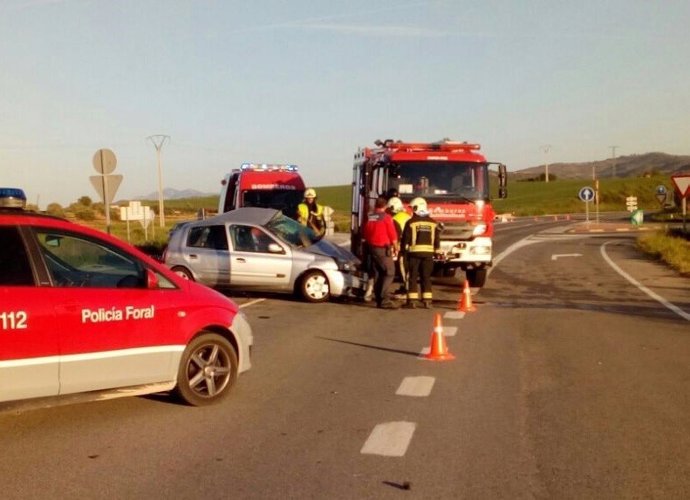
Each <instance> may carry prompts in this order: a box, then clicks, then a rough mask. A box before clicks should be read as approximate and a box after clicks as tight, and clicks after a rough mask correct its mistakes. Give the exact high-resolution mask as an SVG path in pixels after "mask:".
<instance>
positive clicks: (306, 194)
mask: <svg viewBox="0 0 690 500" xmlns="http://www.w3.org/2000/svg"><path fill="white" fill-rule="evenodd" d="M304 197H305V198H316V190H315V189H314V188H309V189H307V190H306V191H305V192H304Z"/></svg>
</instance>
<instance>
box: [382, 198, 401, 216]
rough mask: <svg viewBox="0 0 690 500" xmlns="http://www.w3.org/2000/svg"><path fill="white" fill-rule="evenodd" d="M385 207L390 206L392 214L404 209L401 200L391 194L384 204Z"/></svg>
mask: <svg viewBox="0 0 690 500" xmlns="http://www.w3.org/2000/svg"><path fill="white" fill-rule="evenodd" d="M386 207H388V208H390V210H391V212H393V213H394V214H397V213H398V212H402V211H403V210H405V207H404V206H403V202H402V201H401V200H400V198H398V197H397V196H393V197H392V198H391V199H390V200H388V204H387V205H386Z"/></svg>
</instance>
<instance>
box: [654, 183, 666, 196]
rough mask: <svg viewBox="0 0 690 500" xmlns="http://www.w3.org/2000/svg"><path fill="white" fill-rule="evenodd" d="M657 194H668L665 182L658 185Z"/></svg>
mask: <svg viewBox="0 0 690 500" xmlns="http://www.w3.org/2000/svg"><path fill="white" fill-rule="evenodd" d="M656 194H663V195H665V194H666V186H664V185H663V184H661V185H659V186H657V187H656Z"/></svg>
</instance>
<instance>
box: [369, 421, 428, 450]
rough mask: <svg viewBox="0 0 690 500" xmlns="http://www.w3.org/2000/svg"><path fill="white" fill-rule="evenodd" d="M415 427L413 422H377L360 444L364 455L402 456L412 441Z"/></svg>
mask: <svg viewBox="0 0 690 500" xmlns="http://www.w3.org/2000/svg"><path fill="white" fill-rule="evenodd" d="M416 428H417V424H416V423H414V422H386V423H383V424H378V425H377V426H376V427H374V430H373V431H371V434H370V435H369V438H368V439H367V440H366V442H365V443H364V446H362V449H361V450H360V453H362V454H364V455H382V456H384V457H402V456H404V455H405V453H406V452H407V447H408V446H409V445H410V441H412V436H413V435H414V431H415V429H416Z"/></svg>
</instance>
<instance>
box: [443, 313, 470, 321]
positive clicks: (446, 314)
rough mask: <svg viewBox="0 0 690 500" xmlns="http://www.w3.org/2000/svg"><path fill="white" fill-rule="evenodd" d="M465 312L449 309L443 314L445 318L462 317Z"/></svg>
mask: <svg viewBox="0 0 690 500" xmlns="http://www.w3.org/2000/svg"><path fill="white" fill-rule="evenodd" d="M464 317H465V313H464V312H462V311H449V312H447V313H445V314H444V315H443V319H462V318H464Z"/></svg>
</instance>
